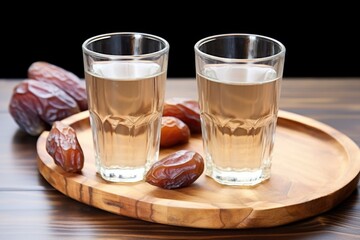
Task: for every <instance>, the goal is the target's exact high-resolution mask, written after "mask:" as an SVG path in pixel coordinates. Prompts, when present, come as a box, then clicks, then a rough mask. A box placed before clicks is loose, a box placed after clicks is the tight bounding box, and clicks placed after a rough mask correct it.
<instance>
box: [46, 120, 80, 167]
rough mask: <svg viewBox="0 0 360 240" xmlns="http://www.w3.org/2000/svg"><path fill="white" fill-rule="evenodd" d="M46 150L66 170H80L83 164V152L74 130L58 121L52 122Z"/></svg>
mask: <svg viewBox="0 0 360 240" xmlns="http://www.w3.org/2000/svg"><path fill="white" fill-rule="evenodd" d="M46 151H47V152H48V153H49V154H50V156H51V157H52V158H53V159H54V162H55V164H56V165H58V166H60V167H61V168H62V169H63V170H64V171H66V172H71V173H75V172H80V171H81V169H82V168H83V166H84V153H83V151H82V149H81V146H80V144H79V141H78V139H77V136H76V132H75V130H74V129H73V128H72V127H70V126H68V125H65V124H63V123H61V122H59V121H56V122H54V124H53V126H52V128H51V130H50V132H49V135H48V137H47V139H46Z"/></svg>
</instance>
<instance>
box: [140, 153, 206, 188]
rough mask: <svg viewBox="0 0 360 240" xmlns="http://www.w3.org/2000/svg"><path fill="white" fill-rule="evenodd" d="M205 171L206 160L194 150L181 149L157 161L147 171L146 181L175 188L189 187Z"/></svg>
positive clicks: (163, 186)
mask: <svg viewBox="0 0 360 240" xmlns="http://www.w3.org/2000/svg"><path fill="white" fill-rule="evenodd" d="M203 171H204V160H203V158H202V157H201V155H200V154H198V153H197V152H194V151H188V150H181V151H177V152H175V153H173V154H170V155H169V156H167V157H165V158H163V159H161V160H159V161H157V162H155V163H154V164H153V165H152V167H151V168H150V169H149V171H148V172H147V173H146V176H145V181H146V182H148V183H150V184H151V185H154V186H157V187H161V188H165V189H175V188H182V187H187V186H189V185H190V184H192V183H193V182H195V181H196V179H198V178H199V177H200V175H201V174H202V173H203Z"/></svg>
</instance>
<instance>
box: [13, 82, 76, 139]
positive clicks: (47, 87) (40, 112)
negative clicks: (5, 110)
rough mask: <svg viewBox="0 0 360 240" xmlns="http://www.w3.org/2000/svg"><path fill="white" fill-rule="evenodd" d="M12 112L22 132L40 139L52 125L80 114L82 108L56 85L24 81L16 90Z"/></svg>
mask: <svg viewBox="0 0 360 240" xmlns="http://www.w3.org/2000/svg"><path fill="white" fill-rule="evenodd" d="M9 112H10V114H11V116H12V117H13V118H14V120H15V121H16V123H17V124H18V125H19V127H20V128H21V129H23V130H24V131H26V132H27V133H28V134H30V135H33V136H38V135H40V133H41V132H42V131H43V130H45V129H47V128H49V126H51V125H52V124H53V122H55V121H57V120H61V119H64V118H66V117H68V116H71V115H73V114H75V113H78V112H80V109H79V107H78V105H77V103H76V102H75V100H74V99H73V98H71V97H70V96H69V95H67V94H66V93H65V92H64V91H62V90H61V89H59V88H58V87H56V86H55V85H52V84H49V83H45V82H39V81H36V80H24V81H22V82H21V83H20V84H18V85H17V86H16V87H15V88H14V91H13V95H12V97H11V99H10V104H9Z"/></svg>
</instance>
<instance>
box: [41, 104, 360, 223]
mask: <svg viewBox="0 0 360 240" xmlns="http://www.w3.org/2000/svg"><path fill="white" fill-rule="evenodd" d="M88 116H89V113H88V111H84V112H81V113H78V114H75V115H72V116H70V117H69V118H66V119H64V120H62V122H63V123H65V124H69V125H71V124H74V123H76V122H78V121H82V120H84V119H85V118H88ZM279 118H281V119H282V120H285V121H292V122H297V123H300V124H302V125H304V126H307V127H310V128H314V129H316V130H317V131H319V130H320V131H321V132H322V133H324V134H326V135H328V136H330V137H332V138H333V139H334V140H335V141H336V142H337V143H339V145H340V146H341V147H342V148H343V149H344V151H345V152H346V153H347V157H348V159H349V161H355V162H356V163H357V164H356V168H357V169H358V170H357V173H356V171H351V173H353V174H352V175H350V174H343V176H342V178H341V180H342V181H341V182H340V181H339V182H338V184H337V185H341V186H336V187H333V188H332V189H335V190H334V192H332V193H330V194H327V196H329V195H336V196H337V197H336V199H337V200H336V201H334V203H333V204H332V206H331V207H330V208H332V207H334V206H335V205H337V204H338V203H340V202H341V201H342V200H344V199H345V198H346V197H348V195H350V194H351V192H352V191H353V190H354V189H355V188H356V187H357V183H358V181H359V175H360V150H359V147H358V146H357V145H356V143H355V142H354V141H352V140H351V139H350V138H349V137H347V136H346V135H345V134H343V133H341V132H339V131H338V130H336V129H335V128H333V127H331V126H329V125H327V124H324V123H322V122H320V121H317V120H315V119H312V118H309V117H306V116H302V115H299V114H296V113H292V112H287V111H283V110H280V111H279ZM47 134H48V132H43V133H42V134H41V136H40V137H39V139H38V143H37V149H38V148H39V147H43V146H39V145H41V141H40V139H44V137H45V138H46V136H47ZM38 153H39V151H38ZM41 162H42V159H41V157H40V156H38V164H39V171H40V173H41V174H42V175H43V176H44V175H45V174H44V173H43V172H42V170H41V167H40V164H41ZM44 165H45V164H44ZM49 170H50V169H49ZM65 175H66V174H65ZM44 177H45V176H44ZM75 178H77V179H81V182H82V183H83V182H86V181H94V180H92V179H90V180H89V179H87V178H86V176H83V175H78V176H76V177H75ZM45 179H46V180H47V181H48V182H49V183H50V184H51V185H53V186H54V188H55V189H57V188H56V184H55V183H53V182H52V181H51V179H47V178H46V177H45ZM95 182H96V181H95ZM339 187H341V188H340V189H339ZM91 188H93V190H92V191H93V192H94V193H96V192H97V191H104V190H102V189H99V187H97V186H96V185H95V186H91ZM348 188H350V192H349V191H344V189H348ZM110 189H111V188H110ZM57 190H59V189H57ZM59 191H60V192H63V193H64V194H65V195H67V196H69V197H72V198H74V199H75V200H77V201H79V200H78V199H77V198H76V196H72V194H71V193H68V192H66V191H62V190H59ZM165 191H169V190H165ZM106 192H108V191H106ZM342 192H349V193H348V194H347V195H344V194H342ZM110 193H112V192H110ZM112 194H113V193H112ZM121 197H122V198H126V196H125V195H122V196H121ZM323 197H324V196H320V197H315V198H314V199H310V200H308V201H307V203H309V204H311V203H312V202H317V201H319V200H321V198H323ZM153 198H154V199H155V200H154V201H153V202H151V203H150V204H154V205H155V206H158V207H161V206H163V204H162V201H161V200H162V199H161V198H156V197H153ZM138 201H139V202H138V203H137V204H139V205H141V204H143V203H142V202H141V199H140V200H138ZM80 202H83V203H86V204H88V205H91V206H94V205H93V204H92V203H91V202H89V203H87V202H85V201H80ZM184 202H186V201H179V200H176V199H172V200H171V205H166V207H167V208H169V209H170V210H171V209H172V208H173V209H178V208H181V209H182V210H184V211H185V212H188V213H189V214H190V213H191V212H192V211H194V210H195V211H196V210H197V211H201V210H204V209H206V210H209V211H212V212H214V213H213V214H219V213H218V211H219V207H217V206H214V205H212V204H209V203H201V202H199V203H198V204H196V205H193V206H191V205H190V204H188V205H187V206H186V207H184ZM144 204H149V203H148V202H146V203H144ZM294 205H297V204H292V205H287V206H285V207H284V206H280V207H279V208H286V207H290V206H294ZM94 207H98V206H94ZM98 208H100V209H103V208H101V207H98ZM330 208H328V209H324V210H322V211H320V212H318V213H316V214H313V215H310V216H314V215H317V214H320V213H322V212H324V211H327V210H329V209H330ZM231 209H237V208H236V204H228V207H222V208H221V210H231ZM275 209H277V208H276V207H271V208H270V209H269V208H264V209H259V208H258V209H257V210H258V211H268V210H275ZM103 210H105V211H109V210H108V209H103ZM110 212H112V211H110ZM114 213H116V214H119V215H125V216H130V217H134V216H132V215H128V214H126V213H125V214H122V213H118V212H114ZM310 216H304V217H303V218H306V217H310ZM136 218H138V219H141V220H146V221H151V222H155V223H163V224H168V225H178V226H186V227H200V228H213V227H209V226H206V224H205V226H203V223H201V224H200V225H198V226H197V225H195V226H192V225H191V223H189V224H188V225H186V224H185V225H184V224H181V225H179V224H176V223H171V222H167V221H159V220H154V219H146V218H143V217H141V216H140V217H136ZM303 218H300V219H303ZM300 219H299V218H297V219H296V220H300ZM290 222H292V221H290ZM286 223H289V222H284V223H283V222H280V223H277V224H274V225H271V226H278V225H283V224H286ZM251 227H252V226H246V225H241V224H240V225H238V226H235V227H234V226H231V227H229V226H226V225H224V226H223V227H221V228H251ZM255 227H258V226H255ZM260 227H262V226H260Z"/></svg>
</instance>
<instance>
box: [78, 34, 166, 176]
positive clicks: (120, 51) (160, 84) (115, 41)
mask: <svg viewBox="0 0 360 240" xmlns="http://www.w3.org/2000/svg"><path fill="white" fill-rule="evenodd" d="M82 50H83V60H84V71H85V79H86V90H87V96H88V103H89V112H90V125H91V130H92V135H93V142H94V150H95V161H96V168H97V171H98V173H99V174H100V175H101V177H102V178H103V179H105V180H107V181H112V182H136V181H140V180H142V179H143V178H144V175H145V173H146V171H147V169H148V168H149V166H150V165H151V164H152V163H153V162H155V161H157V159H158V156H159V144H160V131H161V117H162V109H163V104H164V95H165V81H166V74H167V64H168V53H169V44H168V42H167V41H166V40H165V39H163V38H161V37H158V36H154V35H150V34H146V33H136V32H118V33H109V34H103V35H98V36H94V37H91V38H89V39H87V40H86V41H85V42H84V43H83V45H82Z"/></svg>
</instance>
